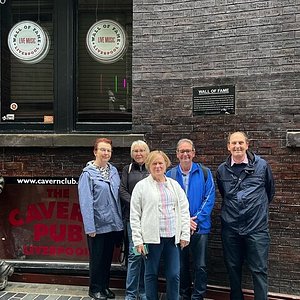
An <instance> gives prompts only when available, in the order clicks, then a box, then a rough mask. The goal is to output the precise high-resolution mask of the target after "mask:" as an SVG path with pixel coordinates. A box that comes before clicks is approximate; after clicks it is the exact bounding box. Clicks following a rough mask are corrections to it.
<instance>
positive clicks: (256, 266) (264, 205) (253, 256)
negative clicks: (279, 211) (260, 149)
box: [217, 132, 275, 300]
mask: <svg viewBox="0 0 300 300" xmlns="http://www.w3.org/2000/svg"><path fill="white" fill-rule="evenodd" d="M248 146H249V141H248V138H247V136H246V134H245V133H244V132H234V133H232V134H230V135H229V137H228V141H227V149H228V151H229V152H230V153H231V155H230V156H229V157H228V158H227V159H226V161H225V162H223V163H222V164H221V165H220V166H219V167H218V170H217V185H218V188H219V191H220V194H221V196H222V198H223V201H222V210H221V224H222V243H223V252H224V260H225V264H226V267H227V271H228V275H229V281H230V288H231V292H230V299H231V300H243V299H244V296H243V292H242V265H243V262H244V260H246V261H247V263H248V266H249V269H250V271H251V273H252V278H253V286H254V298H255V299H256V300H267V298H268V274H267V270H268V252H269V245H270V237H269V228H268V219H269V218H268V213H269V203H270V202H271V200H272V199H273V197H274V194H275V188H274V180H273V176H272V171H271V168H270V166H269V165H268V163H267V162H266V161H265V160H264V159H262V158H261V157H259V156H258V155H255V154H254V153H252V152H250V151H249V150H248Z"/></svg>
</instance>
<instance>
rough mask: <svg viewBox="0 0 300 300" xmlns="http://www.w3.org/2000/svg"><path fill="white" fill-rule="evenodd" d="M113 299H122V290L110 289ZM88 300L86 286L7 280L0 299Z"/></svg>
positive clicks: (0, 293)
mask: <svg viewBox="0 0 300 300" xmlns="http://www.w3.org/2000/svg"><path fill="white" fill-rule="evenodd" d="M111 290H112V291H113V292H114V293H115V294H116V298H115V300H124V290H120V289H111ZM8 299H11V300H33V299H35V300H45V299H47V300H56V299H59V300H83V299H84V300H90V299H91V298H90V297H89V296H88V287H87V286H74V285H60V284H44V283H23V282H8V285H7V287H6V288H5V290H3V291H1V292H0V300H8Z"/></svg>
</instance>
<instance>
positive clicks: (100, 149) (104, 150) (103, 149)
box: [98, 148, 112, 153]
mask: <svg viewBox="0 0 300 300" xmlns="http://www.w3.org/2000/svg"><path fill="white" fill-rule="evenodd" d="M98 150H99V151H101V152H107V153H111V152H112V150H111V149H105V148H98Z"/></svg>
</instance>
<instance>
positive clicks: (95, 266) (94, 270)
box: [87, 232, 116, 293]
mask: <svg viewBox="0 0 300 300" xmlns="http://www.w3.org/2000/svg"><path fill="white" fill-rule="evenodd" d="M115 236H116V233H115V232H108V233H102V234H96V236H95V237H90V236H87V243H88V248H89V254H90V260H89V268H90V270H89V274H90V286H89V291H90V292H92V293H97V292H100V291H102V290H103V289H106V288H108V287H109V278H110V267H111V262H112V257H113V251H114V246H115Z"/></svg>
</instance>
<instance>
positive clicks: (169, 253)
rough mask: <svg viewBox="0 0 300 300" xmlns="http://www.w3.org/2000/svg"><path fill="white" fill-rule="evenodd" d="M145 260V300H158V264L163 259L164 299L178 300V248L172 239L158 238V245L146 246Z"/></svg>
mask: <svg viewBox="0 0 300 300" xmlns="http://www.w3.org/2000/svg"><path fill="white" fill-rule="evenodd" d="M148 248H149V254H148V255H147V259H145V289H146V295H147V300H158V272H159V262H160V259H161V257H162V258H163V263H164V271H165V276H166V284H167V291H166V299H167V300H179V273H180V247H177V245H175V239H174V237H173V238H160V244H148Z"/></svg>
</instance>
